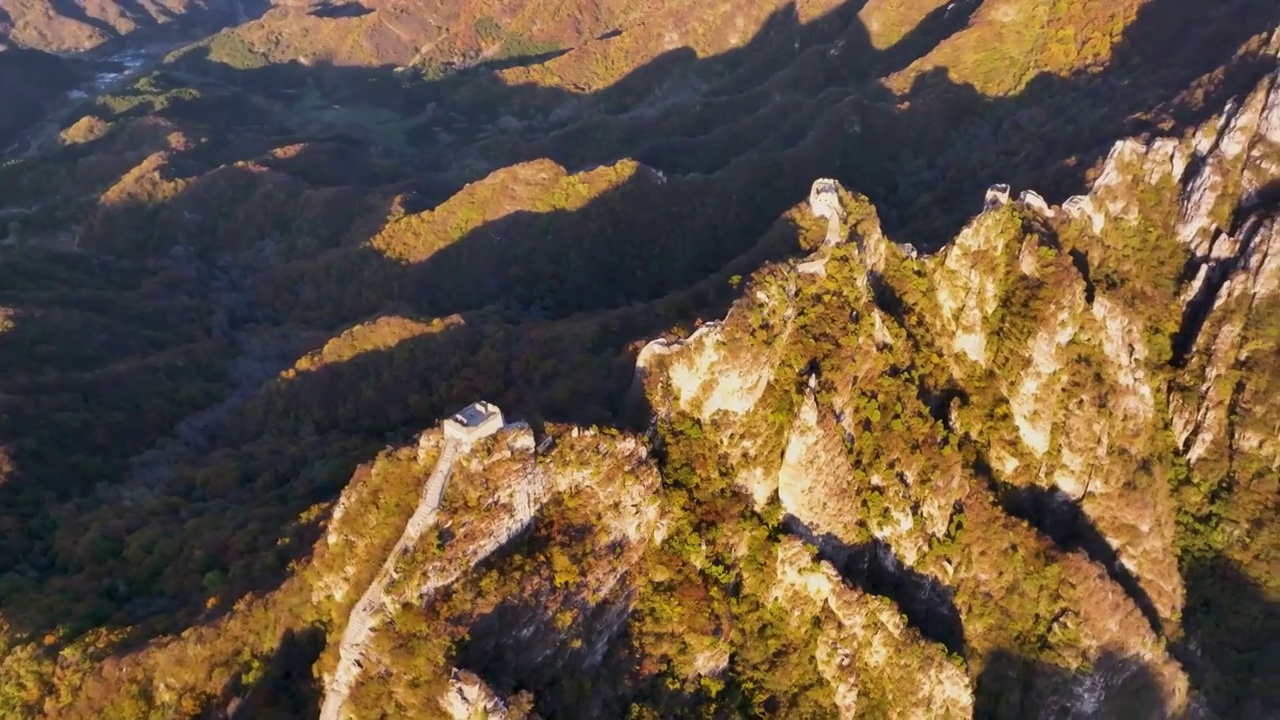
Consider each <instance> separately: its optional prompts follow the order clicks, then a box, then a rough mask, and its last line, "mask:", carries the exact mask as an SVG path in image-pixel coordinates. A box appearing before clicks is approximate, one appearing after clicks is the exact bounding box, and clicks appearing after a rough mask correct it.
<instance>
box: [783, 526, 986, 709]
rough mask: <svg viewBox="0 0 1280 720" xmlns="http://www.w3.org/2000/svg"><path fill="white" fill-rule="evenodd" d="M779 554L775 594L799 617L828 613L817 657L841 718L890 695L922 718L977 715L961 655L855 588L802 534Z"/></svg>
mask: <svg viewBox="0 0 1280 720" xmlns="http://www.w3.org/2000/svg"><path fill="white" fill-rule="evenodd" d="M777 553H778V555H777V583H776V585H775V586H774V599H775V600H776V601H778V602H781V603H783V604H784V605H785V606H786V607H788V608H789V609H790V610H791V612H792V613H793V614H794V615H795V616H796V618H797V621H799V622H811V621H812V618H813V617H815V616H820V615H823V614H825V613H827V612H829V613H830V616H829V619H828V620H827V621H826V622H824V623H823V632H822V635H821V637H820V639H819V644H818V649H817V653H818V655H817V657H818V667H819V669H820V670H821V672H822V674H823V677H825V678H826V680H827V681H828V682H829V683H830V684H831V685H832V687H833V688H835V695H836V707H837V708H838V709H839V711H840V717H842V718H854V717H863V716H864V715H865V713H866V712H867V711H868V708H869V707H874V706H875V705H874V703H876V702H883V701H884V699H885V698H886V697H892V698H893V704H894V706H896V707H910V708H914V709H915V710H916V712H917V713H918V714H917V716H918V717H938V718H947V717H969V716H970V715H972V714H973V691H972V689H971V687H970V685H969V680H968V678H966V677H965V674H964V671H963V670H962V669H961V667H960V664H959V662H958V661H956V660H954V659H952V658H949V657H948V656H947V654H946V652H945V650H943V648H942V647H941V646H939V645H936V644H933V643H929V642H927V641H926V640H925V639H924V638H923V637H921V636H920V634H919V633H918V632H917V631H916V630H914V629H913V628H911V627H910V626H908V624H907V621H906V618H904V617H903V616H902V613H901V612H900V611H899V610H898V609H897V608H896V607H894V605H893V603H891V602H889V601H888V600H885V599H884V598H879V597H875V596H873V595H868V594H866V593H863V592H860V591H859V590H857V589H855V588H851V587H849V586H848V585H847V584H846V583H845V581H844V579H843V578H841V577H840V574H839V573H838V572H837V571H836V569H835V568H834V567H832V566H831V564H830V563H827V562H815V561H814V560H813V558H812V555H811V551H810V550H809V549H808V548H806V547H805V545H804V544H803V543H802V542H800V541H799V540H796V539H794V538H786V539H784V540H783V542H782V543H781V544H780V545H779V546H778V550H777ZM886 684H887V685H888V686H890V688H888V689H886V687H885V685H886ZM860 713H861V714H860Z"/></svg>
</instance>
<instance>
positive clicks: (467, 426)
mask: <svg viewBox="0 0 1280 720" xmlns="http://www.w3.org/2000/svg"><path fill="white" fill-rule="evenodd" d="M505 424H506V423H505V421H504V420H503V419H502V411H501V410H499V409H498V406H497V405H494V404H493V403H489V402H485V401H483V400H481V401H480V402H474V403H471V404H470V405H468V406H466V407H464V408H462V409H461V410H459V411H458V412H457V413H455V414H454V415H452V416H450V417H448V418H445V421H444V422H443V423H441V425H442V426H443V428H444V437H445V439H446V440H456V441H458V442H460V443H463V444H465V445H470V444H472V443H475V442H478V441H480V440H483V439H484V438H487V437H489V436H490V435H492V434H494V433H496V432H498V431H499V430H501V429H502V427H503V425H505Z"/></svg>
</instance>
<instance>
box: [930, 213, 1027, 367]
mask: <svg viewBox="0 0 1280 720" xmlns="http://www.w3.org/2000/svg"><path fill="white" fill-rule="evenodd" d="M1013 222H1015V218H1013V217H1012V215H1011V213H1010V211H1009V210H1007V209H997V210H992V211H990V212H984V213H983V214H981V215H979V216H978V217H977V218H976V219H974V221H973V222H971V223H970V224H969V225H968V226H967V227H965V229H964V230H963V231H961V233H960V235H959V236H958V237H956V240H955V242H954V243H953V244H952V245H950V246H948V247H947V249H946V250H944V251H943V253H942V262H941V265H940V266H939V267H938V269H937V271H936V272H935V273H934V286H935V288H936V292H937V298H938V310H939V315H940V316H939V318H938V320H939V324H940V325H941V327H942V328H943V330H944V332H945V333H946V336H949V344H950V347H951V350H952V351H953V352H954V353H956V355H958V356H959V355H962V356H964V357H966V358H968V359H969V360H970V361H972V362H974V363H977V364H978V365H985V364H986V362H987V332H986V327H985V326H986V324H987V318H988V317H989V316H990V315H991V314H992V313H993V312H994V311H995V309H996V306H997V304H998V303H999V300H1000V296H999V287H1000V283H1001V282H1002V280H1003V278H1002V274H1003V272H1002V268H1001V267H1000V266H999V264H998V263H999V260H1000V258H1001V257H1002V256H1003V255H1004V254H1005V249H1006V245H1007V244H1008V243H1010V242H1016V241H1017V240H1018V239H1019V238H1017V237H1016V234H1015V233H1016V231H1015V230H1014V229H1013V228H1012V227H1011V223H1013Z"/></svg>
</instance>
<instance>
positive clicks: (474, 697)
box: [440, 670, 529, 720]
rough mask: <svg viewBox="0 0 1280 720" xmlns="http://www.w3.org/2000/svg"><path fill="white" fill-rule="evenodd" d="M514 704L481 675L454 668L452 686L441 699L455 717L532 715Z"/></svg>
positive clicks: (507, 719) (493, 719)
mask: <svg viewBox="0 0 1280 720" xmlns="http://www.w3.org/2000/svg"><path fill="white" fill-rule="evenodd" d="M525 702H526V703H527V702H528V701H527V700H526V701H525ZM511 705H512V703H511V702H510V701H509V700H507V699H504V698H501V697H499V696H498V694H497V693H495V692H494V691H493V689H492V688H490V687H489V686H488V684H486V683H485V681H484V680H482V679H481V678H480V677H479V676H478V675H476V674H475V673H473V672H468V671H466V670H454V672H453V676H452V677H451V678H450V679H449V690H448V691H447V692H446V693H445V694H444V697H442V698H441V699H440V706H441V708H442V709H443V710H444V712H445V714H446V716H447V717H449V718H452V720H475V718H485V720H525V718H527V717H528V716H529V714H528V712H527V711H525V710H524V709H522V708H512V707H511Z"/></svg>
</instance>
